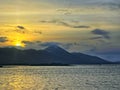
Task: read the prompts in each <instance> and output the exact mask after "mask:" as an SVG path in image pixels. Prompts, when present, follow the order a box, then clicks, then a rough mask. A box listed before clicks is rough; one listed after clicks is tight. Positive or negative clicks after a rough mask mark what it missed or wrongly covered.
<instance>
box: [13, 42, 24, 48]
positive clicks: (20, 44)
mask: <svg viewBox="0 0 120 90" xmlns="http://www.w3.org/2000/svg"><path fill="white" fill-rule="evenodd" d="M14 45H15V46H17V47H25V44H24V43H22V42H18V41H17V42H15V44H14Z"/></svg>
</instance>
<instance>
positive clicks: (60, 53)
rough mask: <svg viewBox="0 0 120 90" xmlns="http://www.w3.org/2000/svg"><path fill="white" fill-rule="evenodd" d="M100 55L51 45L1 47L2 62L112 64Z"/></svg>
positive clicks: (0, 61) (26, 63)
mask: <svg viewBox="0 0 120 90" xmlns="http://www.w3.org/2000/svg"><path fill="white" fill-rule="evenodd" d="M110 63H111V62H108V61H106V60H103V59H101V58H99V57H95V56H90V55H86V54H82V53H69V52H67V51H66V50H64V49H63V48H61V47H59V46H55V45H53V46H50V47H48V48H46V49H44V50H34V49H29V50H19V49H16V48H0V64H1V65H3V64H12V65H16V64H17V65H42V64H44V65H48V64H53V65H55V64H58V65H60V64H63V65H64V64H65V65H66V64H110Z"/></svg>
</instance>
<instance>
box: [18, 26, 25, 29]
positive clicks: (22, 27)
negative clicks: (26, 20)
mask: <svg viewBox="0 0 120 90" xmlns="http://www.w3.org/2000/svg"><path fill="white" fill-rule="evenodd" d="M17 28H18V29H25V27H24V26H17Z"/></svg>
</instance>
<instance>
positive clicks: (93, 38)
mask: <svg viewBox="0 0 120 90" xmlns="http://www.w3.org/2000/svg"><path fill="white" fill-rule="evenodd" d="M102 38H103V37H92V38H89V39H91V40H95V39H102Z"/></svg>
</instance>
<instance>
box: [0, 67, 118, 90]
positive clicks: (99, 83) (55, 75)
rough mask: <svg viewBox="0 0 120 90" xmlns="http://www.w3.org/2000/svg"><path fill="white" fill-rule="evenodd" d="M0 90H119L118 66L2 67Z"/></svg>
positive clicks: (0, 71) (0, 70)
mask: <svg viewBox="0 0 120 90" xmlns="http://www.w3.org/2000/svg"><path fill="white" fill-rule="evenodd" d="M0 90H120V65H80V66H8V67H3V68H0Z"/></svg>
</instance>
